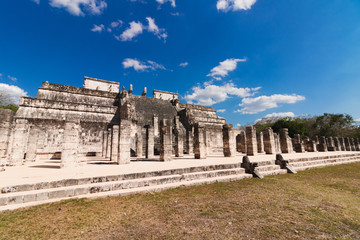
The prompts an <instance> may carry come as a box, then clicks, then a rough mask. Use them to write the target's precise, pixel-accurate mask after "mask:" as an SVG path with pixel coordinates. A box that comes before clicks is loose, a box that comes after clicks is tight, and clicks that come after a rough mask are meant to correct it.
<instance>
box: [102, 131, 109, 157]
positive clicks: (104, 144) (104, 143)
mask: <svg viewBox="0 0 360 240" xmlns="http://www.w3.org/2000/svg"><path fill="white" fill-rule="evenodd" d="M107 145H108V132H107V131H106V130H105V131H103V137H102V149H101V150H102V152H101V156H102V157H106V151H107Z"/></svg>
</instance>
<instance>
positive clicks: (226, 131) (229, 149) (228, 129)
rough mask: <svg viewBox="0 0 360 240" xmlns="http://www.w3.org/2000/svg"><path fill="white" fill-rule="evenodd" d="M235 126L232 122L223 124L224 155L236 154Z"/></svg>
mask: <svg viewBox="0 0 360 240" xmlns="http://www.w3.org/2000/svg"><path fill="white" fill-rule="evenodd" d="M232 128H233V126H232V125H231V124H225V125H223V130H222V132H223V152H224V157H231V156H235V148H234V145H235V144H234V140H235V139H234V133H233V131H232Z"/></svg>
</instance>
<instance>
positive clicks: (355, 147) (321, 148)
mask: <svg viewBox="0 0 360 240" xmlns="http://www.w3.org/2000/svg"><path fill="white" fill-rule="evenodd" d="M236 140H237V147H236V148H237V151H239V152H242V153H245V154H247V155H250V156H254V155H257V154H259V153H266V154H276V153H293V152H297V153H303V152H305V151H306V152H326V151H360V141H359V139H354V138H338V137H334V138H333V137H328V138H325V137H323V136H322V137H320V138H319V137H317V136H315V137H314V138H313V139H312V140H310V139H309V138H308V137H304V138H303V139H301V138H300V134H295V135H294V138H290V137H289V134H288V129H286V128H283V129H280V131H279V134H276V133H274V132H273V130H272V129H271V128H266V129H265V130H264V131H263V132H259V133H256V130H255V128H254V127H253V126H246V127H245V131H242V132H241V133H240V134H239V135H238V136H237V137H236Z"/></svg>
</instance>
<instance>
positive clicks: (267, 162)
mask: <svg viewBox="0 0 360 240" xmlns="http://www.w3.org/2000/svg"><path fill="white" fill-rule="evenodd" d="M254 163H257V164H258V166H259V167H260V166H268V165H275V159H274V160H266V161H258V162H254Z"/></svg>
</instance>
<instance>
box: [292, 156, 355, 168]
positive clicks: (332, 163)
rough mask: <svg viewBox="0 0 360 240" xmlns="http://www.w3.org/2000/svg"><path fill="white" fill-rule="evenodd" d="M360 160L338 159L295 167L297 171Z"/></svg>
mask: <svg viewBox="0 0 360 240" xmlns="http://www.w3.org/2000/svg"><path fill="white" fill-rule="evenodd" d="M355 162H360V159H357V160H349V161H338V162H331V163H322V164H313V165H305V166H299V167H295V166H294V167H293V168H294V169H295V170H296V171H303V170H307V169H311V168H321V167H328V166H334V165H340V164H349V163H355Z"/></svg>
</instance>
